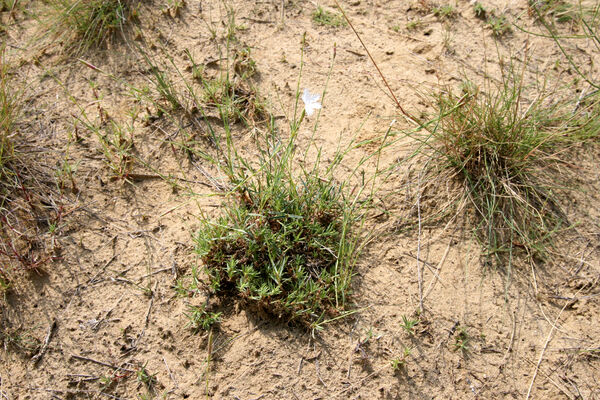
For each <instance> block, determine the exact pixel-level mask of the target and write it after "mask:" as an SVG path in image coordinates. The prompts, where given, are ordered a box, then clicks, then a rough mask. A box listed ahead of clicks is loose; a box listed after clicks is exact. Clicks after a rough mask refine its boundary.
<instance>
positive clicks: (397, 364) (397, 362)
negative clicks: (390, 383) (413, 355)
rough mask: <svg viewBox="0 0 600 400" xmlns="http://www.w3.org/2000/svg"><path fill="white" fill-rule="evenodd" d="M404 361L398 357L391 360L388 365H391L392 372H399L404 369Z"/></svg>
mask: <svg viewBox="0 0 600 400" xmlns="http://www.w3.org/2000/svg"><path fill="white" fill-rule="evenodd" d="M405 363H406V361H405V360H404V359H402V358H400V357H396V358H392V360H391V361H390V364H392V369H393V370H394V371H400V369H402V368H404V364H405Z"/></svg>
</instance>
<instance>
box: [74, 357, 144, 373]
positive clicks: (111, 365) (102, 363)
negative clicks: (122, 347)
mask: <svg viewBox="0 0 600 400" xmlns="http://www.w3.org/2000/svg"><path fill="white" fill-rule="evenodd" d="M71 358H74V359H76V360H81V361H88V362H91V363H94V364H98V365H102V366H105V367H109V368H112V369H116V370H120V371H126V372H136V371H134V370H132V369H128V368H123V367H119V366H117V365H113V364H109V363H106V362H103V361H98V360H94V359H93V358H89V357H84V356H80V355H77V354H71Z"/></svg>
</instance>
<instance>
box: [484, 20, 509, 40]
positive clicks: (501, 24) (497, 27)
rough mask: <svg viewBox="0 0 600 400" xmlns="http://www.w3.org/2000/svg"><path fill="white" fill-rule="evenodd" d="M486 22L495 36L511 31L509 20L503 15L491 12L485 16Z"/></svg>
mask: <svg viewBox="0 0 600 400" xmlns="http://www.w3.org/2000/svg"><path fill="white" fill-rule="evenodd" d="M486 24H487V26H488V27H489V28H490V29H491V30H492V34H493V35H494V36H496V37H498V36H503V35H505V34H506V33H509V32H511V31H512V28H511V25H510V22H508V19H507V18H506V16H504V15H495V14H491V15H490V16H489V17H488V18H487V21H486Z"/></svg>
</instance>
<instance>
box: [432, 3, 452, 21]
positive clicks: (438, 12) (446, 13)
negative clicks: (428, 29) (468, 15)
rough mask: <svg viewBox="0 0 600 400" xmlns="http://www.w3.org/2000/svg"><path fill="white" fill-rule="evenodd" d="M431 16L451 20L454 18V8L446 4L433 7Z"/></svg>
mask: <svg viewBox="0 0 600 400" xmlns="http://www.w3.org/2000/svg"><path fill="white" fill-rule="evenodd" d="M433 15H435V16H436V17H437V18H438V19H441V20H442V19H451V18H454V17H456V15H457V12H456V9H455V8H454V7H452V6H451V5H449V4H447V5H444V6H439V7H434V9H433Z"/></svg>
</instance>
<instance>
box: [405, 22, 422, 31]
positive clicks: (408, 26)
mask: <svg viewBox="0 0 600 400" xmlns="http://www.w3.org/2000/svg"><path fill="white" fill-rule="evenodd" d="M422 25H423V20H421V19H413V20H412V21H408V22H407V23H406V29H407V30H409V31H414V30H416V29H419V28H420V27H421V26H422Z"/></svg>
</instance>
